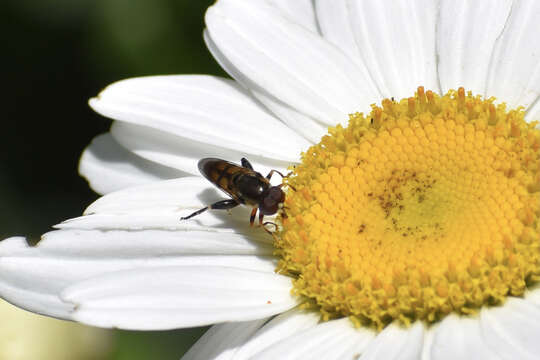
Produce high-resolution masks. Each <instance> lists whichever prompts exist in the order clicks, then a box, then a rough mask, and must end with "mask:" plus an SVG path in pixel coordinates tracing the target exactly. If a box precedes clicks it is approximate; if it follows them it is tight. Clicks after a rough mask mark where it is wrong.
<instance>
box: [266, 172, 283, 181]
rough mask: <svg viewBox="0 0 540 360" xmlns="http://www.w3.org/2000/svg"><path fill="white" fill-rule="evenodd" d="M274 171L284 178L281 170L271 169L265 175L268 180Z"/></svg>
mask: <svg viewBox="0 0 540 360" xmlns="http://www.w3.org/2000/svg"><path fill="white" fill-rule="evenodd" d="M274 173H278V174H279V175H280V176H281V177H282V178H286V177H287V176H288V175H287V176H285V175H283V174H282V173H281V172H279V171H277V170H272V171H270V172H269V173H268V175H266V178H267V179H268V180H270V179H271V178H272V175H274Z"/></svg>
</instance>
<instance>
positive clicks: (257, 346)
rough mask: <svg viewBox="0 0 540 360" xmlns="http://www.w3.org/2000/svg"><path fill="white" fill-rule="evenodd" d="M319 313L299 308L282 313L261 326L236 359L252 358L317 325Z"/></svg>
mask: <svg viewBox="0 0 540 360" xmlns="http://www.w3.org/2000/svg"><path fill="white" fill-rule="evenodd" d="M318 322H319V314H317V313H314V312H306V311H303V310H300V309H298V308H296V309H292V310H289V311H287V312H285V313H283V314H280V315H278V316H276V317H275V318H273V319H272V320H270V321H269V322H268V323H266V324H265V325H264V326H263V327H261V328H260V329H259V330H258V331H257V332H256V333H255V334H253V336H251V337H250V338H249V340H247V341H246V342H245V344H243V345H242V346H241V347H240V348H239V349H238V351H237V352H236V353H235V354H234V359H235V360H243V359H252V358H254V356H255V355H256V354H257V353H259V352H261V351H263V350H264V349H267V348H271V347H273V346H274V345H275V344H276V343H278V342H279V341H282V340H284V339H288V338H289V337H291V336H293V335H294V334H297V333H301V332H303V331H306V330H307V329H309V328H312V327H314V326H316V325H317V323H318Z"/></svg>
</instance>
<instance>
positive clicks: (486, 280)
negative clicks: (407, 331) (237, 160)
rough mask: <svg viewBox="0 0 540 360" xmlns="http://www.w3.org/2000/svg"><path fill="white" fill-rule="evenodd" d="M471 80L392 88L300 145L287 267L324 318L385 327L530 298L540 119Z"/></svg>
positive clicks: (287, 226)
mask: <svg viewBox="0 0 540 360" xmlns="http://www.w3.org/2000/svg"><path fill="white" fill-rule="evenodd" d="M494 101H495V99H493V98H490V99H483V98H481V97H480V96H473V95H472V94H471V93H468V94H466V93H465V91H464V89H463V88H460V89H458V90H457V91H453V90H451V91H449V92H448V93H447V94H445V95H444V96H441V97H440V96H438V95H436V94H434V93H432V92H431V91H427V92H424V89H423V88H422V87H420V88H419V89H418V91H417V93H416V94H415V96H414V97H411V98H408V99H403V100H401V101H399V102H397V101H394V100H390V99H385V100H383V102H382V106H375V105H373V106H372V111H371V112H370V113H369V114H368V115H364V114H363V113H356V114H352V115H350V118H349V124H348V126H347V127H346V128H344V127H342V126H340V125H338V126H336V127H335V128H330V129H329V134H328V135H326V136H324V137H323V138H322V140H321V142H320V143H319V144H317V145H314V146H312V147H311V148H309V149H308V151H306V152H305V153H303V154H302V162H301V164H299V165H298V166H296V167H295V168H294V169H292V170H293V175H292V176H290V177H289V178H288V179H287V181H288V183H289V184H290V185H292V186H293V187H294V189H296V191H289V193H288V195H287V200H286V204H285V206H286V209H287V212H286V213H287V218H286V219H285V218H284V219H282V220H281V221H282V223H283V229H282V231H281V232H280V234H279V235H278V236H277V241H276V247H277V253H278V255H279V256H280V258H281V260H280V262H279V266H278V271H279V272H281V273H286V274H289V275H291V276H293V277H294V279H295V280H294V290H293V292H294V293H295V294H297V295H300V296H303V297H304V298H305V299H307V300H306V304H310V305H313V306H316V307H317V308H318V309H320V312H321V314H322V316H323V318H324V319H330V318H336V317H341V316H350V317H351V318H352V319H353V320H354V321H356V322H357V323H367V324H371V325H373V326H375V327H377V328H382V327H383V326H385V325H386V324H388V323H389V322H391V321H392V320H394V319H399V320H401V321H402V322H403V323H410V322H411V321H414V320H418V319H421V320H424V321H427V322H434V321H437V320H439V319H440V318H442V317H443V316H445V315H446V314H448V313H450V312H457V313H461V314H470V313H474V312H475V311H476V310H477V309H479V308H480V307H481V306H485V305H495V304H500V303H502V302H504V299H505V298H506V297H507V296H521V295H523V294H524V292H525V291H526V289H527V287H528V286H530V285H532V284H534V283H536V282H538V281H539V280H540V239H539V222H538V216H539V213H540V204H539V202H540V192H539V191H540V172H539V170H538V167H539V165H538V164H539V161H540V131H539V130H537V129H535V125H536V124H535V123H527V122H525V120H524V112H523V110H522V109H521V108H518V109H513V110H507V109H506V105H505V104H504V103H502V104H498V105H495V102H494Z"/></svg>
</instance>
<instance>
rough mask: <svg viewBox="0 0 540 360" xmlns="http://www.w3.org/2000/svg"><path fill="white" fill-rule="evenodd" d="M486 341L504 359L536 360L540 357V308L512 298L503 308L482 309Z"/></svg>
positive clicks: (482, 322) (482, 324)
mask: <svg viewBox="0 0 540 360" xmlns="http://www.w3.org/2000/svg"><path fill="white" fill-rule="evenodd" d="M480 325H481V329H482V334H483V336H484V339H485V342H486V343H487V344H488V345H489V346H490V347H491V348H492V349H493V350H494V352H495V353H497V354H498V355H499V356H500V357H501V358H502V359H509V360H510V359H522V360H533V359H538V358H539V356H540V342H539V341H538V339H540V308H538V307H537V306H534V305H533V304H531V303H529V302H528V301H526V300H522V299H518V298H509V299H508V300H507V301H506V303H505V304H504V305H503V306H499V307H495V308H490V309H483V310H482V313H481V321H480Z"/></svg>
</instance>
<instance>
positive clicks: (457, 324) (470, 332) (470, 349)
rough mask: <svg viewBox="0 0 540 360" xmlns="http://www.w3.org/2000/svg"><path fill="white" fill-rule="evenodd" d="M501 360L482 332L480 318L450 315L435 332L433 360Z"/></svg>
mask: <svg viewBox="0 0 540 360" xmlns="http://www.w3.org/2000/svg"><path fill="white" fill-rule="evenodd" d="M446 359H448V360H456V359H490V360H491V359H493V360H496V359H500V357H499V356H497V355H496V354H495V353H494V352H493V351H492V350H491V348H490V347H489V346H488V345H487V344H486V341H485V339H484V337H483V335H482V332H481V330H480V321H479V319H478V318H467V317H463V318H461V317H458V316H456V315H448V316H447V317H446V318H444V320H443V321H442V322H441V323H440V324H439V326H438V327H437V328H436V329H435V330H434V334H433V342H432V344H431V360H446Z"/></svg>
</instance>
